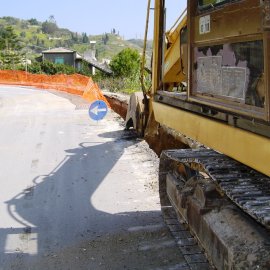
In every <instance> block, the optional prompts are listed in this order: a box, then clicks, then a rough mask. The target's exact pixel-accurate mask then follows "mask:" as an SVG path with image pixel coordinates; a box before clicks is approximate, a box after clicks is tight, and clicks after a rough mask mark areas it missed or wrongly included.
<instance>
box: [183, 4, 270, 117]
mask: <svg viewBox="0 0 270 270" xmlns="http://www.w3.org/2000/svg"><path fill="white" fill-rule="evenodd" d="M266 2H267V1H260V0H246V1H238V0H234V1H232V0H223V1H220V0H215V1H214V0H211V1H209V0H199V1H189V4H188V6H189V10H188V12H189V23H188V28H189V29H190V32H189V50H190V54H189V60H190V67H189V68H190V85H189V97H190V98H189V100H190V101H191V100H192V101H194V102H198V103H202V104H208V105H211V106H212V107H215V108H218V109H223V110H227V111H228V112H232V113H237V114H240V115H246V116H252V117H254V118H257V119H264V120H269V104H268V103H269V102H268V101H267V99H266V96H268V92H269V89H268V88H269V87H268V84H267V83H266V80H265V77H268V76H267V72H268V68H267V66H268V59H269V58H268V57H267V55H268V54H269V45H268V44H269V40H268V39H269V38H268V31H265V29H264V28H263V25H262V21H263V16H266V15H265V13H264V12H263V11H264V10H265V9H264V7H265V4H266Z"/></svg>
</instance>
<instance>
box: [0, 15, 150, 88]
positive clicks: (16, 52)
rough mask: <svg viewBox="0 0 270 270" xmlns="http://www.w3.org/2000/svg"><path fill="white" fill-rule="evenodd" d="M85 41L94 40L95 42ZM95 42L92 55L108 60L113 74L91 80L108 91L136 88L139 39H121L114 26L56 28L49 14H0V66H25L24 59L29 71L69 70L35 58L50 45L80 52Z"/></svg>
mask: <svg viewBox="0 0 270 270" xmlns="http://www.w3.org/2000/svg"><path fill="white" fill-rule="evenodd" d="M89 41H95V45H93V44H90V43H89ZM90 46H95V50H96V58H97V59H98V61H102V60H103V59H106V60H107V59H108V60H111V64H110V67H111V69H112V70H113V73H114V75H113V76H111V77H108V76H105V75H103V74H102V73H99V72H98V73H97V75H95V76H94V80H95V81H96V82H98V83H99V85H100V87H101V88H106V89H108V90H110V91H122V92H126V93H130V92H134V91H140V89H141V86H140V80H139V78H140V71H139V70H140V54H141V53H142V48H143V41H142V40H137V39H133V40H124V39H123V38H122V37H121V36H120V34H119V32H117V31H116V30H115V29H114V28H113V29H112V30H111V33H104V34H101V35H95V36H88V35H87V34H86V33H76V32H72V31H70V30H68V29H65V28H60V27H58V25H57V22H56V20H55V18H54V16H53V15H51V16H50V17H49V18H48V20H46V21H45V22H39V21H38V20H37V19H36V18H30V19H29V20H21V19H17V18H13V17H1V18H0V68H2V69H20V70H25V69H26V65H25V63H26V61H27V59H30V60H31V61H32V64H31V65H28V66H27V69H28V71H29V72H31V73H44V74H58V73H65V74H72V73H75V72H76V71H75V70H74V68H73V67H70V66H66V65H61V64H54V63H50V62H44V63H39V62H36V58H37V57H38V56H40V53H41V52H42V51H43V50H46V49H49V48H54V47H66V48H70V49H73V50H76V51H77V52H79V53H81V54H84V52H87V51H89V50H90V49H91V47H90ZM150 55H151V42H149V43H148V46H147V61H146V62H147V63H148V65H149V63H150ZM80 73H81V74H83V75H87V76H89V75H90V74H89V69H88V68H87V64H86V63H83V65H82V70H81V71H80Z"/></svg>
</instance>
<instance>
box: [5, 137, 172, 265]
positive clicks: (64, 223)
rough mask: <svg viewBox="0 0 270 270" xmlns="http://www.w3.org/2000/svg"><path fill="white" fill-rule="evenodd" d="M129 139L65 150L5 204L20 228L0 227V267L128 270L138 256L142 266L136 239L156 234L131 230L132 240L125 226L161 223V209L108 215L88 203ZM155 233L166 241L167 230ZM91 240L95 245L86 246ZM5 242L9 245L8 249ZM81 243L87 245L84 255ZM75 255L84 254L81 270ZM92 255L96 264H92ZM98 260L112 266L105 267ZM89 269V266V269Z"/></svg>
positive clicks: (85, 144) (132, 226) (127, 144)
mask: <svg viewBox="0 0 270 270" xmlns="http://www.w3.org/2000/svg"><path fill="white" fill-rule="evenodd" d="M121 136H122V137H121ZM132 136H133V135H132V133H123V132H115V133H104V134H101V137H106V138H108V137H110V138H113V140H112V141H109V142H105V143H100V144H94V143H91V142H90V143H89V142H86V143H82V144H80V145H79V147H77V148H74V149H68V150H66V157H65V158H64V160H63V161H62V162H61V164H59V165H58V166H57V167H56V168H55V169H54V170H53V171H52V172H50V173H49V174H47V175H42V176H38V177H36V178H35V179H33V184H32V185H31V186H29V187H27V188H26V189H24V190H23V191H22V192H21V193H19V194H18V195H16V196H15V197H14V198H12V199H10V200H9V201H7V202H6V204H7V211H8V212H9V214H10V216H12V218H13V219H15V220H16V221H17V222H18V223H19V224H20V226H21V228H10V229H0V254H2V255H0V269H124V267H123V268H122V266H123V265H127V269H140V268H136V267H134V268H132V267H131V266H130V268H129V267H128V265H129V264H131V263H135V265H136V264H137V262H136V261H137V260H139V258H140V260H141V263H145V264H146V261H148V260H147V250H144V251H143V249H142V253H141V254H139V255H138V254H136V255H135V250H136V248H135V246H136V245H137V250H138V245H140V244H139V243H138V241H143V239H145V238H147V237H150V238H151V237H157V236H153V235H152V236H151V232H149V235H148V232H144V236H143V237H142V235H139V234H138V232H139V231H140V230H139V229H138V230H136V229H135V230H133V234H134V235H133V237H132V236H131V234H132V230H131V231H128V228H134V227H136V226H144V225H149V224H150V225H151V224H152V225H155V224H156V223H160V222H161V217H160V213H159V211H153V212H125V213H117V214H110V213H106V212H103V211H100V210H98V209H96V208H95V207H94V206H93V204H92V196H93V194H94V193H95V192H96V191H97V189H98V188H99V187H100V185H101V184H102V182H103V181H104V179H105V178H106V176H107V175H108V173H109V172H110V171H111V170H112V169H113V168H114V166H115V164H116V163H117V161H118V160H119V159H120V157H121V156H122V155H123V152H124V149H125V148H126V147H129V146H131V145H134V140H132V141H131V140H129V138H130V137H132ZM47 158H48V159H51V158H53V157H47ZM101 164H102V166H101ZM75 168H76V169H75ZM114 177H119V175H117V174H115V176H114ZM119 180H120V179H119ZM106 181H108V182H109V181H110V180H108V179H106ZM108 184H109V183H108ZM99 196H100V197H99V198H98V199H99V200H101V201H102V200H107V197H106V194H104V195H99ZM114 203H115V201H111V202H109V204H114ZM115 207H117V206H115ZM138 228H139V227H138ZM121 233H122V234H123V235H122V236H119V234H121ZM159 233H161V234H162V233H163V234H164V235H163V236H164V237H165V234H167V231H166V230H165V229H164V227H162V228H160V231H159ZM106 235H107V236H106ZM112 235H114V236H112ZM127 235H128V237H127ZM106 237H107V238H106ZM159 237H161V236H160V234H159ZM166 237H167V236H166ZM161 238H162V237H161ZM12 239H14V241H12ZM130 239H133V240H130ZM93 241H94V242H95V243H96V246H91V248H89V243H90V245H91V243H92V244H93V243H94V242H93ZM118 241H119V243H118ZM130 241H131V242H130ZM132 241H134V242H132ZM136 241H137V242H136ZM9 242H10V243H12V244H13V246H12V244H11V247H9ZM14 243H15V244H14ZM98 243H99V244H100V245H98ZM136 243H137V244H136ZM14 245H15V246H14ZM85 245H88V247H87V248H85V249H83V251H82V249H81V248H82V246H85ZM110 245H111V246H110ZM133 249H134V250H133ZM131 250H132V251H131ZM59 252H60V253H59ZM61 252H62V253H61ZM65 252H66V255H65V254H64V253H65ZM76 252H79V254H81V253H83V254H84V255H83V256H84V257H83V258H84V260H81V262H80V264H79V265H81V268H80V267H77V265H76V258H77V257H78V258H79V255H76V254H77V253H76ZM102 252H103V253H104V254H102ZM115 252H120V253H121V254H122V255H120V253H119V254H118V255H117V256H118V259H117V260H116V261H108V260H109V259H108V256H109V257H110V254H113V253H115ZM125 252H126V253H125ZM108 253H109V254H108ZM54 254H58V255H54ZM127 254H129V256H127ZM132 254H133V255H132ZM142 254H144V255H143V256H146V258H145V259H143V258H144V257H142ZM55 256H56V257H55ZM93 256H94V258H95V256H97V257H98V258H99V260H98V261H97V260H95V259H94V260H93V259H92V258H93ZM121 256H122V257H121ZM132 256H133V257H132ZM137 256H139V257H137ZM159 256H162V255H159ZM164 256H165V255H164ZM121 258H122V260H123V261H121ZM52 261H53V262H52ZM100 261H101V262H100ZM102 261H103V263H104V262H105V265H107V264H108V263H109V264H110V267H109V268H106V266H104V265H103V263H102ZM56 262H57V263H58V266H57V265H55V264H56ZM66 263H68V265H65V264H66ZM152 263H153V262H152ZM63 265H65V266H63ZM72 265H73V266H74V267H72ZM89 265H92V266H93V268H91V267H90V268H87V266H89ZM138 265H139V264H138ZM43 267H44V268H43ZM70 267H71V268H70Z"/></svg>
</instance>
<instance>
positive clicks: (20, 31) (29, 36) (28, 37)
mask: <svg viewBox="0 0 270 270" xmlns="http://www.w3.org/2000/svg"><path fill="white" fill-rule="evenodd" d="M6 26H12V27H13V28H14V30H15V33H16V34H17V35H18V37H19V39H20V43H21V46H22V48H23V51H24V52H27V53H28V55H29V56H28V57H31V56H32V57H33V58H34V57H35V56H37V55H38V54H39V53H40V52H41V51H43V50H46V49H49V48H54V47H65V48H71V49H74V50H77V51H78V52H79V53H81V54H83V53H84V52H85V51H87V50H89V49H90V43H89V41H90V40H91V41H96V57H97V59H98V60H99V61H101V60H102V59H104V58H105V59H111V58H112V57H113V56H114V55H115V54H117V53H118V52H120V51H121V50H123V49H124V48H128V47H129V48H134V49H137V50H138V51H139V52H142V48H143V41H142V40H137V39H132V40H123V39H122V38H121V37H120V36H119V35H117V34H114V33H115V31H114V33H104V34H101V35H97V36H89V35H87V34H86V33H76V32H72V31H70V30H69V29H65V28H60V27H58V26H57V23H56V21H55V19H54V17H53V16H50V18H49V20H48V21H46V22H39V21H37V20H36V19H29V20H22V19H18V18H14V17H1V18H0V31H1V29H2V28H4V27H6ZM147 51H148V56H150V55H151V52H150V51H151V42H148V49H147Z"/></svg>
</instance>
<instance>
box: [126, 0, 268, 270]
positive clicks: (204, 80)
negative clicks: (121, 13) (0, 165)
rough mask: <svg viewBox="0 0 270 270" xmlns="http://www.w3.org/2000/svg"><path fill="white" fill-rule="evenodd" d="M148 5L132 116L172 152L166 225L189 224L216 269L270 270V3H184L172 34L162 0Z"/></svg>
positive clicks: (166, 174) (163, 185) (164, 179)
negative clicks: (145, 49) (149, 50)
mask: <svg viewBox="0 0 270 270" xmlns="http://www.w3.org/2000/svg"><path fill="white" fill-rule="evenodd" d="M152 2H153V3H152ZM152 2H151V1H150V0H149V2H148V8H147V10H148V12H147V20H146V21H147V24H148V21H149V12H151V11H150V10H153V12H154V38H153V55H152V65H151V76H152V85H151V87H150V88H149V89H147V87H145V86H143V95H142V96H143V98H140V96H139V95H136V94H135V95H133V96H132V97H131V101H130V106H129V111H128V113H127V119H126V120H127V123H129V126H130V125H131V124H133V126H134V127H135V128H136V129H137V130H139V131H140V132H141V131H143V134H144V136H145V138H146V139H147V140H148V141H150V142H151V143H152V145H158V146H159V150H164V149H170V150H165V151H163V152H162V153H161V155H160V171H159V189H160V190H159V192H160V200H161V207H162V212H163V215H164V218H165V221H166V223H167V224H169V225H172V224H173V225H174V226H169V227H170V228H172V227H173V228H175V227H177V226H180V225H181V226H182V225H183V224H185V225H184V226H185V228H188V229H189V230H190V232H191V234H192V235H193V236H194V237H195V238H196V239H197V243H198V244H199V246H201V247H202V250H203V252H204V253H205V254H206V256H207V257H208V259H209V261H210V263H211V264H212V265H213V267H215V268H217V269H270V83H269V80H270V0H188V1H187V10H186V12H184V13H183V14H181V16H180V17H179V20H178V21H177V23H176V24H175V25H174V26H173V27H172V28H171V29H170V30H168V31H166V29H165V25H166V23H165V21H166V1H165V0H154V1H152ZM177 2H178V3H179V4H180V2H182V0H179V1H175V3H176V4H175V5H177ZM151 5H154V6H153V7H151ZM179 15H180V14H179ZM146 29H147V28H146ZM145 36H146V37H147V30H146V35H145ZM144 62H145V60H144V56H143V61H142V63H144ZM144 74H145V73H144V72H142V79H141V80H142V84H143V83H144ZM165 133H166V134H167V137H166V136H165V135H164V134H165ZM168 134H169V135H168ZM168 136H169V137H168ZM174 139H177V140H176V141H177V143H174V142H173V140H174ZM164 142H166V143H164ZM173 147H175V148H176V149H173ZM181 226H180V227H181ZM180 227H179V228H180ZM179 228H178V231H179V230H181V229H179ZM175 235H177V234H176V233H175ZM179 239H180V240H181V238H179V234H178V239H177V240H178V242H179ZM185 241H187V243H190V242H188V240H187V239H185ZM180 242H181V243H182V242H183V241H180ZM187 245H188V244H187ZM190 245H191V244H190ZM180 247H181V245H180ZM185 248H186V246H185ZM185 250H187V248H186V249H185ZM191 250H192V249H191ZM194 252H195V253H194V254H192V252H191V253H190V254H191V255H194V256H195V255H196V254H197V253H196V251H194ZM200 252H201V251H200ZM197 257H198V256H197ZM201 263H202V264H201V266H202V268H201V269H203V265H205V264H203V261H202V262H201ZM189 267H190V269H193V268H192V265H189ZM194 269H195V268H194ZM196 269H197V268H196Z"/></svg>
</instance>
